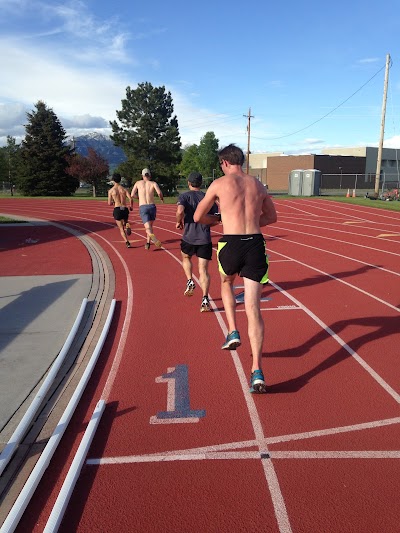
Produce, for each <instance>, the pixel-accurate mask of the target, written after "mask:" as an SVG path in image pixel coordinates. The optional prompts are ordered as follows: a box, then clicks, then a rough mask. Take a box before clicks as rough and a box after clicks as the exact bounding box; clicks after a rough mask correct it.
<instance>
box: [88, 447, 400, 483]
mask: <svg viewBox="0 0 400 533" xmlns="http://www.w3.org/2000/svg"><path fill="white" fill-rule="evenodd" d="M221 459H223V460H227V461H232V460H240V461H242V460H243V459H256V460H260V459H261V460H263V459H400V450H365V451H364V450H363V451H357V450H336V451H335V450H333V451H303V450H299V451H296V450H291V451H275V450H274V451H269V452H268V453H260V452H257V451H253V452H251V451H250V452H206V453H197V454H185V455H183V454H182V455H179V454H176V455H163V454H158V455H129V456H121V457H104V458H102V459H88V460H87V461H86V464H87V465H89V466H100V465H101V466H105V465H121V464H135V463H167V462H173V461H212V460H221ZM268 464H269V465H270V464H271V461H268ZM267 472H268V476H271V474H272V472H271V471H270V470H267ZM271 477H272V476H271Z"/></svg>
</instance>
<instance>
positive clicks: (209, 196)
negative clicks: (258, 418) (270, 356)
mask: <svg viewBox="0 0 400 533" xmlns="http://www.w3.org/2000/svg"><path fill="white" fill-rule="evenodd" d="M218 157H219V162H220V166H221V169H222V172H223V173H224V176H222V177H221V178H218V179H216V180H215V181H213V182H212V183H211V185H210V186H209V188H208V189H207V192H206V195H205V197H204V199H203V200H202V201H201V202H200V203H199V205H198V207H197V209H196V212H195V214H194V217H193V219H194V221H195V222H201V223H202V224H208V223H210V222H211V218H210V215H208V214H207V213H208V211H209V210H210V208H211V206H212V205H213V203H214V202H215V201H216V200H217V199H218V200H219V210H220V214H221V218H222V224H223V228H224V236H223V237H222V238H221V239H220V240H219V242H218V251H217V258H218V268H219V271H220V274H221V296H222V301H223V304H224V308H225V312H226V319H227V321H228V330H229V331H228V336H227V338H226V341H225V343H224V344H223V345H222V349H223V350H234V349H236V348H237V347H238V346H240V344H241V341H240V335H239V332H238V331H237V327H236V299H235V294H234V290H233V283H234V280H235V278H236V276H237V275H238V274H239V275H240V276H242V277H243V280H244V293H245V298H244V302H245V310H246V316H247V324H248V335H249V340H250V345H251V351H252V357H253V359H252V369H251V376H250V392H256V393H264V392H267V390H266V384H265V379H264V375H263V372H262V368H261V358H262V347H263V341H264V320H263V317H262V315H261V311H260V298H261V290H262V286H263V284H265V283H267V282H268V257H267V254H266V249H265V240H264V237H263V235H262V233H261V227H263V226H267V225H268V224H273V223H274V222H276V220H277V215H276V211H275V206H274V204H273V202H272V199H271V197H270V196H269V195H268V193H267V190H266V187H265V186H264V185H263V184H262V183H261V182H260V181H259V180H258V179H257V178H255V177H253V176H249V175H248V174H245V173H244V172H243V170H242V166H243V163H244V154H243V152H242V150H241V149H240V148H238V147H237V146H235V145H234V144H230V145H229V146H226V147H225V148H223V149H222V150H220V151H219V152H218Z"/></svg>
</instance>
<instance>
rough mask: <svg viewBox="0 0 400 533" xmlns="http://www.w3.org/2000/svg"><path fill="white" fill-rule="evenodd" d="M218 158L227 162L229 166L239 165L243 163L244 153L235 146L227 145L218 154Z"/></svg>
mask: <svg viewBox="0 0 400 533" xmlns="http://www.w3.org/2000/svg"><path fill="white" fill-rule="evenodd" d="M218 157H219V160H220V161H228V163H230V164H231V165H240V166H242V165H243V163H244V159H245V157H244V153H243V150H241V149H240V148H239V147H238V146H236V145H235V144H228V146H225V148H222V149H221V150H220V151H219V152H218Z"/></svg>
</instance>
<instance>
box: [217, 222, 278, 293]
mask: <svg viewBox="0 0 400 533" xmlns="http://www.w3.org/2000/svg"><path fill="white" fill-rule="evenodd" d="M217 258H218V269H219V271H220V272H221V273H222V274H224V275H225V276H232V275H233V274H239V275H240V276H241V277H242V278H248V279H252V280H253V281H257V282H258V283H262V284H264V283H268V256H267V253H266V249H265V240H264V237H263V236H262V235H261V233H256V234H254V235H225V236H224V237H222V238H221V239H220V240H219V241H218V251H217Z"/></svg>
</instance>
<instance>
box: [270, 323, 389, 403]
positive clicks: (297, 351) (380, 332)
mask: <svg viewBox="0 0 400 533" xmlns="http://www.w3.org/2000/svg"><path fill="white" fill-rule="evenodd" d="M352 326H358V327H364V328H366V329H367V331H366V333H364V334H363V335H359V336H358V337H355V338H354V339H353V340H351V341H348V343H347V344H348V346H349V348H350V350H353V351H354V352H357V350H358V349H359V348H360V347H362V346H364V345H366V344H368V343H369V342H372V341H375V340H378V339H382V338H383V337H388V336H390V335H396V334H398V331H399V317H397V316H395V317H378V316H375V317H360V318H356V319H350V320H339V321H337V322H335V323H334V324H332V325H331V326H330V329H331V330H332V331H333V332H334V333H335V334H337V335H339V336H340V333H341V332H342V331H344V330H345V329H346V328H348V327H352ZM327 338H328V333H327V332H326V331H325V330H323V331H320V332H318V333H317V334H316V335H314V336H313V337H311V338H310V339H309V340H308V341H306V342H305V343H303V344H302V345H300V346H297V347H295V348H291V349H289V350H283V351H280V352H274V353H273V354H265V353H264V354H263V357H268V358H270V359H273V358H275V357H302V356H305V355H306V354H307V353H308V352H309V350H311V349H312V348H314V347H315V346H317V345H318V344H320V343H321V342H323V341H325V340H326V339H327ZM382 356H384V354H381V353H377V354H376V357H377V358H381V357H382ZM349 357H351V353H349V351H347V350H346V348H344V347H339V348H338V349H337V350H336V351H335V352H334V353H333V354H332V355H330V356H328V357H327V358H326V359H325V360H324V361H322V362H321V363H319V364H318V365H317V366H315V367H314V368H312V369H311V370H309V371H308V372H305V373H304V374H302V375H301V376H298V377H297V378H293V379H290V380H288V381H283V382H281V383H275V384H274V385H270V386H269V387H268V392H270V393H285V392H297V391H298V390H300V389H301V388H303V387H304V386H305V385H307V383H308V382H309V381H310V380H311V379H312V378H314V377H315V376H317V375H318V374H320V373H321V372H325V371H327V370H329V369H330V368H332V367H333V366H335V365H337V364H339V363H341V362H342V361H345V360H346V359H348V358H349Z"/></svg>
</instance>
